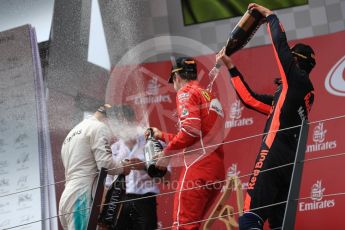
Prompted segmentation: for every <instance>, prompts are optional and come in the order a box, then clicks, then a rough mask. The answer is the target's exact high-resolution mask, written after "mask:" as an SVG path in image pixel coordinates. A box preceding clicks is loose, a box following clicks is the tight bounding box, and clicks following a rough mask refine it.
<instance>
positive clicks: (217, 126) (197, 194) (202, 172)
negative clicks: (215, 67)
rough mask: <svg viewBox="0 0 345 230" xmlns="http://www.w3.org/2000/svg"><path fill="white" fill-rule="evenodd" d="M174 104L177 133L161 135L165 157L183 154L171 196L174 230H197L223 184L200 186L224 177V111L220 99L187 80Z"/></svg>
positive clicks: (194, 82) (196, 83)
mask: <svg viewBox="0 0 345 230" xmlns="http://www.w3.org/2000/svg"><path fill="white" fill-rule="evenodd" d="M176 104H177V112H178V118H179V132H178V133H177V134H176V135H173V134H168V133H164V132H163V133H162V140H163V141H165V142H167V143H168V145H167V147H166V148H165V149H164V153H165V155H166V156H169V155H170V156H173V155H174V154H179V153H182V151H183V153H184V156H183V158H184V159H183V163H182V165H184V168H183V170H182V171H181V174H180V178H179V186H178V188H177V191H178V192H176V193H175V196H174V211H173V219H174V229H180V230H181V229H199V227H200V225H201V222H197V221H200V220H202V219H203V217H204V214H205V213H206V211H207V209H208V207H210V205H211V204H212V203H213V201H214V200H215V198H216V197H217V195H218V193H219V192H220V189H221V187H222V184H221V183H220V184H218V186H217V184H216V185H214V186H207V187H206V186H205V187H203V186H204V185H207V184H210V183H214V182H216V181H223V180H224V178H225V171H224V163H223V149H222V144H221V143H222V142H223V137H224V112H223V108H222V106H221V104H220V102H219V100H218V99H217V98H215V97H214V96H213V95H212V93H210V92H208V91H206V90H204V89H202V88H201V87H200V86H199V83H198V82H197V81H189V82H188V83H187V84H186V85H185V86H183V87H182V88H181V89H180V90H179V91H178V92H177V96H176ZM193 188H194V189H193ZM186 189H188V190H186Z"/></svg>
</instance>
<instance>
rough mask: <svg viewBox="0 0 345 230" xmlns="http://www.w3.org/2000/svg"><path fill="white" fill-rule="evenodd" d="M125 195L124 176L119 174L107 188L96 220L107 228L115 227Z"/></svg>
mask: <svg viewBox="0 0 345 230" xmlns="http://www.w3.org/2000/svg"><path fill="white" fill-rule="evenodd" d="M125 196H126V177H125V175H123V174H120V175H119V176H118V177H117V178H116V180H115V181H114V182H113V183H112V185H111V187H110V189H109V190H108V192H107V194H106V196H105V200H104V206H103V208H102V211H101V213H100V215H99V218H98V222H99V223H101V224H102V225H105V226H107V227H108V228H109V229H117V227H118V226H117V225H118V220H119V218H120V215H121V212H122V209H123V202H121V201H124V200H125Z"/></svg>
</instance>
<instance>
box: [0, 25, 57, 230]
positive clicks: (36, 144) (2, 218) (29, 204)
mask: <svg viewBox="0 0 345 230" xmlns="http://www.w3.org/2000/svg"><path fill="white" fill-rule="evenodd" d="M0 79H1V80H0V81H1V84H0V95H1V96H0V110H1V113H0V133H1V135H0V229H4V228H5V229H6V228H11V227H15V226H17V227H15V228H16V229H35V230H37V229H55V228H54V223H55V227H56V223H57V222H56V219H55V220H52V221H50V220H49V221H47V222H41V221H40V220H42V219H44V218H47V217H50V216H51V215H56V206H55V204H56V200H55V190H54V186H50V187H49V188H48V187H44V186H43V187H42V188H40V186H42V185H46V184H49V183H54V180H53V177H52V165H51V156H50V143H49V135H48V129H47V117H46V115H47V112H46V107H45V100H44V93H43V88H44V87H43V79H42V74H41V64H40V59H39V56H38V47H37V41H36V35H35V31H34V29H33V28H32V27H31V26H29V25H26V26H22V27H19V28H16V29H12V30H9V31H5V32H1V33H0ZM30 223H31V224H30ZM27 224H28V225H27Z"/></svg>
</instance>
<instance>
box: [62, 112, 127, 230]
mask: <svg viewBox="0 0 345 230" xmlns="http://www.w3.org/2000/svg"><path fill="white" fill-rule="evenodd" d="M110 138H111V132H110V130H109V128H108V127H107V126H106V125H105V124H104V123H103V122H101V121H99V120H98V119H97V118H96V117H94V116H92V117H90V118H87V119H85V120H83V121H82V122H80V123H79V124H78V125H77V126H75V127H74V128H73V129H72V130H71V131H70V132H69V134H68V135H67V137H66V138H65V140H64V142H63V145H62V149H61V157H62V161H63V165H64V167H65V177H66V183H65V189H64V191H63V193H62V196H61V199H60V204H59V216H60V221H61V225H62V226H63V228H64V229H68V230H84V229H86V228H87V222H88V219H89V215H90V206H91V204H92V196H93V194H92V191H93V185H95V184H96V177H97V174H96V172H97V171H98V170H100V169H101V167H105V168H107V169H115V170H112V171H109V172H108V173H109V174H111V175H114V174H120V173H122V171H123V170H122V168H121V163H120V162H114V161H113V160H112V154H111V149H110V145H109V144H110V143H109V141H110ZM90 174H92V175H90Z"/></svg>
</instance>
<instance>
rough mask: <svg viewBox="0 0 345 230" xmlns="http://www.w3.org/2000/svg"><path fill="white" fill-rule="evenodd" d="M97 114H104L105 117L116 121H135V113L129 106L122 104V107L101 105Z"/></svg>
mask: <svg viewBox="0 0 345 230" xmlns="http://www.w3.org/2000/svg"><path fill="white" fill-rule="evenodd" d="M97 111H98V112H100V113H102V114H104V115H105V116H107V117H111V118H113V119H117V120H123V119H126V120H128V121H132V120H134V119H135V113H134V110H133V108H132V107H131V106H129V105H126V104H123V105H109V104H104V105H101V106H100V107H99V108H98V109H97Z"/></svg>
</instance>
